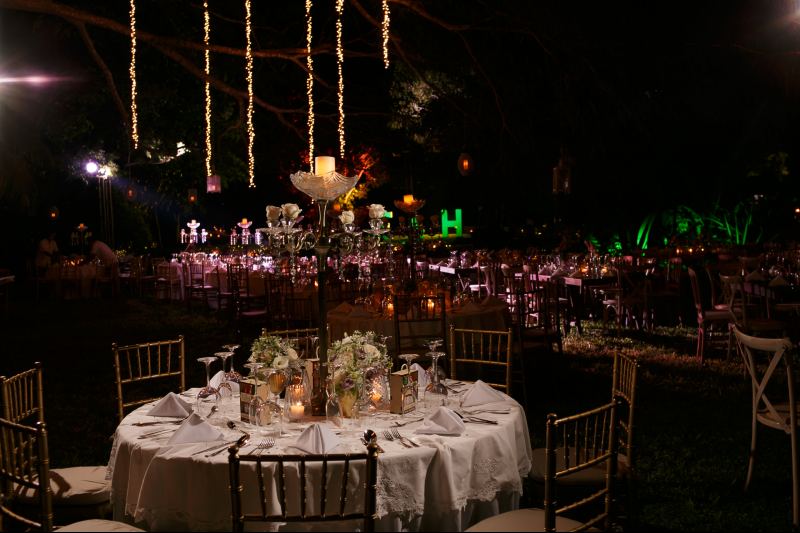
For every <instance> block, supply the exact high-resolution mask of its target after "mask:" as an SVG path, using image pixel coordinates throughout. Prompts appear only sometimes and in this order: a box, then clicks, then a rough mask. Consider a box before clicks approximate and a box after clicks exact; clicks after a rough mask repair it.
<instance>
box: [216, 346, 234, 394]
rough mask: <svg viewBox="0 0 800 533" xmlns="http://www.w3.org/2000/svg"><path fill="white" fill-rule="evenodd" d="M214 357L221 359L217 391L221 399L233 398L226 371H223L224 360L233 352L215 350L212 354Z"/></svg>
mask: <svg viewBox="0 0 800 533" xmlns="http://www.w3.org/2000/svg"><path fill="white" fill-rule="evenodd" d="M214 355H215V356H216V357H219V359H220V360H221V361H222V372H221V374H220V382H219V386H218V387H217V390H218V391H219V395H220V397H221V398H222V399H229V398H233V396H234V394H233V387H232V386H231V382H232V381H233V380H231V379H230V378H229V377H228V373H227V372H225V361H227V360H228V359H229V358H230V356H232V355H233V352H216V353H215V354H214Z"/></svg>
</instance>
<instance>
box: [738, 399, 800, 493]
mask: <svg viewBox="0 0 800 533" xmlns="http://www.w3.org/2000/svg"><path fill="white" fill-rule="evenodd" d="M757 437H758V419H757V418H756V412H755V411H753V420H752V435H751V437H750V457H749V458H748V460H747V477H746V478H745V480H744V490H745V491H747V489H748V488H749V487H750V482H751V481H752V480H753V469H754V467H755V463H756V439H757ZM792 459H794V453H793V454H792Z"/></svg>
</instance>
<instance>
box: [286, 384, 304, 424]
mask: <svg viewBox="0 0 800 533" xmlns="http://www.w3.org/2000/svg"><path fill="white" fill-rule="evenodd" d="M305 396H306V391H305V387H304V386H303V385H302V384H299V383H298V384H293V385H289V386H287V387H286V403H287V405H288V406H289V413H288V414H289V420H291V421H293V422H296V421H298V420H302V419H303V417H304V416H305V414H306V404H305V400H306V398H305Z"/></svg>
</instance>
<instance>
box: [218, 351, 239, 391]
mask: <svg viewBox="0 0 800 533" xmlns="http://www.w3.org/2000/svg"><path fill="white" fill-rule="evenodd" d="M222 347H223V348H225V349H226V350H227V351H229V352H230V353H231V356H233V354H234V352H235V351H236V350H237V349H239V345H238V344H225V345H223V346H222ZM223 363H224V362H223ZM222 370H225V366H224V364H223V367H222ZM225 377H226V378H228V381H233V382H236V383H239V381H240V380H241V379H242V375H241V374H240V373H238V372H237V371H236V370H234V369H233V357H231V367H230V370H228V372H226V374H225Z"/></svg>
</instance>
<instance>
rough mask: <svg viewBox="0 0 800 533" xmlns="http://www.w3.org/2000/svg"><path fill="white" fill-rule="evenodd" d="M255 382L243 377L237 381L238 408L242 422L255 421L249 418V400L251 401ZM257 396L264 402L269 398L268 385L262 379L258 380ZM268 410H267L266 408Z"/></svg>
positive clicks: (249, 422) (250, 422)
mask: <svg viewBox="0 0 800 533" xmlns="http://www.w3.org/2000/svg"><path fill="white" fill-rule="evenodd" d="M255 391H256V383H255V381H254V380H252V379H248V378H244V379H242V380H241V381H239V410H240V414H241V418H242V422H245V423H247V424H253V423H254V422H255V421H252V420H251V419H250V402H252V401H253V396H255V393H256V392H255ZM258 397H259V398H261V400H262V401H263V402H265V403H266V401H267V398H269V387H268V386H267V384H266V383H264V382H263V381H259V382H258ZM266 411H267V412H268V410H266ZM266 416H269V414H266Z"/></svg>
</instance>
